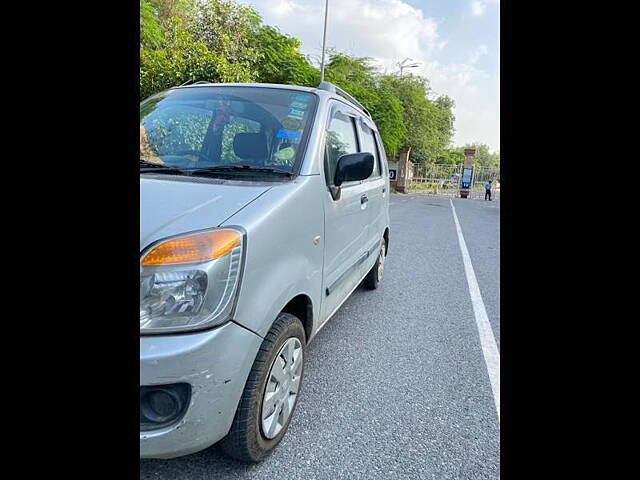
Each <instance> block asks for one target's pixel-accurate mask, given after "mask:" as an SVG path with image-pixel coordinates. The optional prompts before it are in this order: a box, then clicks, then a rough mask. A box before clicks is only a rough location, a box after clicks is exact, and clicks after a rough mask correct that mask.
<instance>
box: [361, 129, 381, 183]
mask: <svg viewBox="0 0 640 480" xmlns="http://www.w3.org/2000/svg"><path fill="white" fill-rule="evenodd" d="M360 131H361V132H362V135H361V136H360V140H361V141H362V145H361V147H360V151H361V152H369V153H371V154H373V159H374V162H373V172H372V173H371V177H374V178H375V177H379V176H380V155H378V148H377V146H376V139H375V138H374V135H375V132H374V131H373V130H371V129H370V128H369V127H367V126H366V125H365V124H364V123H363V122H360ZM371 177H369V178H371Z"/></svg>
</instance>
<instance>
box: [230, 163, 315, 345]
mask: <svg viewBox="0 0 640 480" xmlns="http://www.w3.org/2000/svg"><path fill="white" fill-rule="evenodd" d="M323 188H324V181H323V179H322V178H321V177H320V175H310V176H299V177H297V178H296V179H295V180H293V181H292V182H289V183H286V184H281V185H277V186H275V187H274V188H272V189H271V190H269V191H268V192H266V193H265V194H264V195H262V196H261V197H259V198H258V199H256V200H255V201H254V202H252V203H251V204H250V205H249V206H248V207H247V208H245V209H243V210H241V211H240V212H238V213H237V214H236V215H234V216H233V217H231V218H230V219H229V220H228V221H227V224H229V225H241V226H243V227H244V228H245V229H246V231H247V250H246V257H245V262H246V264H245V268H244V276H243V279H242V284H241V287H240V293H239V298H238V304H237V309H236V313H235V317H234V320H235V321H236V322H237V323H239V324H240V325H242V326H244V327H246V328H248V329H250V330H252V331H254V332H256V333H257V334H259V335H260V336H263V337H264V336H265V335H266V334H267V332H268V331H269V329H270V328H271V325H272V323H273V321H274V320H275V318H276V317H277V315H278V313H280V311H282V309H283V307H284V306H285V305H286V304H287V303H288V302H289V301H290V300H291V299H292V298H294V297H295V296H297V295H299V294H305V295H307V296H308V297H309V298H310V299H311V302H312V305H313V313H314V319H315V320H316V322H317V316H318V314H319V312H320V311H321V310H320V307H321V305H320V303H321V291H322V268H323V259H324V242H323V239H324V210H323V203H322V192H323ZM317 237H320V240H319V241H317V242H316V241H314V239H316V240H317Z"/></svg>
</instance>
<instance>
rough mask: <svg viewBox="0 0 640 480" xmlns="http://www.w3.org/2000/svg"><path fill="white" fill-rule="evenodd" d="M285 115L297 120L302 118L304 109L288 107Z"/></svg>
mask: <svg viewBox="0 0 640 480" xmlns="http://www.w3.org/2000/svg"><path fill="white" fill-rule="evenodd" d="M287 117H289V118H297V119H298V120H302V118H303V117H304V110H298V109H297V108H290V109H289V115H287Z"/></svg>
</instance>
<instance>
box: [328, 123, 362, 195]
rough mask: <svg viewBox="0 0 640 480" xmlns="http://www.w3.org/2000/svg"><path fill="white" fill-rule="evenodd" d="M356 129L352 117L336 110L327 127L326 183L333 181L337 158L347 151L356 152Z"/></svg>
mask: <svg viewBox="0 0 640 480" xmlns="http://www.w3.org/2000/svg"><path fill="white" fill-rule="evenodd" d="M357 152H358V144H357V141H356V130H355V125H354V123H353V119H352V118H351V117H350V116H348V115H345V114H344V113H342V112H336V113H334V114H333V117H332V118H331V122H330V123H329V128H328V129H327V165H326V167H327V168H326V171H325V174H326V175H327V183H329V184H331V183H332V182H333V177H334V175H335V173H336V165H337V164H338V159H339V158H340V157H341V156H342V155H345V154H347V153H357Z"/></svg>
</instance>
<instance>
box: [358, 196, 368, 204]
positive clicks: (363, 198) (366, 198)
mask: <svg viewBox="0 0 640 480" xmlns="http://www.w3.org/2000/svg"><path fill="white" fill-rule="evenodd" d="M368 201H369V197H367V195H366V194H365V195H362V196H361V197H360V203H363V204H364V203H367V202H368Z"/></svg>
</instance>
